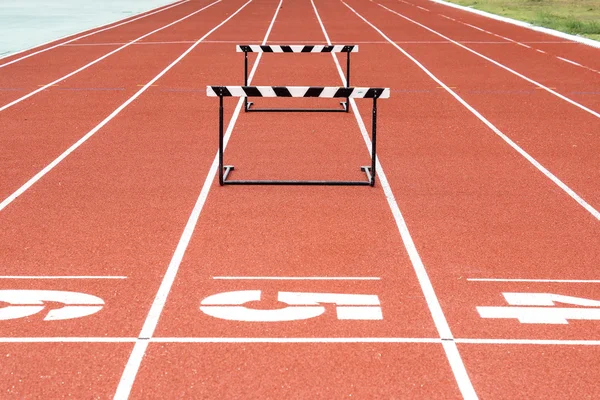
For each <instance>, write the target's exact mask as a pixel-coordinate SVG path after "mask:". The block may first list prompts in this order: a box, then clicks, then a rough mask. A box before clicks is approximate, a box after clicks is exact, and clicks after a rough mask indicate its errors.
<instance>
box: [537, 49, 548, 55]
mask: <svg viewBox="0 0 600 400" xmlns="http://www.w3.org/2000/svg"><path fill="white" fill-rule="evenodd" d="M535 51H537V52H540V53H543V54H548V53H546V52H545V51H544V50H540V49H535Z"/></svg>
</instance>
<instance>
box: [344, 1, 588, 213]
mask: <svg viewBox="0 0 600 400" xmlns="http://www.w3.org/2000/svg"><path fill="white" fill-rule="evenodd" d="M342 3H343V4H344V5H345V6H346V7H348V8H349V9H350V10H352V11H353V12H354V13H355V14H356V15H357V16H359V17H360V18H361V19H362V20H363V21H365V22H366V23H367V24H368V25H369V26H371V27H372V28H373V29H374V30H375V31H377V32H378V33H379V34H380V35H381V36H382V37H383V38H385V39H386V40H387V41H388V42H390V43H391V44H392V45H393V46H394V47H396V49H398V50H399V51H400V52H401V53H402V54H404V55H405V56H406V57H408V58H409V59H410V60H411V61H412V62H413V63H415V65H417V66H418V67H419V68H420V69H421V70H422V71H423V72H425V73H426V74H427V75H428V76H429V77H430V78H431V79H432V80H434V81H435V82H436V83H438V84H439V85H440V86H443V87H444V88H445V89H446V91H447V92H448V93H449V94H450V95H451V96H452V97H454V98H455V99H456V100H457V101H458V102H459V103H460V104H462V105H463V106H464V107H465V108H466V109H467V110H469V111H470V112H471V113H472V114H473V115H475V116H476V117H477V118H478V119H479V120H480V121H481V122H483V123H484V124H485V125H486V126H487V127H488V128H490V129H491V130H492V132H494V133H495V134H496V135H498V136H499V137H500V138H502V140H504V141H505V142H506V143H507V144H508V145H509V146H510V147H512V148H513V149H514V150H515V151H517V152H518V153H519V154H521V156H523V157H524V158H525V159H526V160H527V161H529V162H530V163H531V164H532V165H533V166H534V167H535V168H537V169H538V170H539V171H540V172H541V173H543V174H544V175H545V176H546V177H547V178H548V179H550V180H551V181H552V182H554V184H556V185H557V186H558V187H560V188H561V189H562V190H563V191H564V192H565V193H566V194H568V195H569V196H570V197H571V198H572V199H573V200H575V201H576V202H577V203H578V204H579V205H580V206H582V207H583V208H584V209H585V210H586V211H587V212H589V213H590V214H592V216H593V217H594V218H596V219H597V220H599V221H600V211H598V210H596V209H595V208H594V207H592V206H591V205H590V204H588V203H587V202H586V201H585V200H584V199H583V198H582V197H581V196H579V195H578V194H577V193H575V192H574V191H573V190H572V189H571V188H570V187H568V186H567V185H566V184H564V183H563V182H562V181H561V180H560V179H558V177H556V176H555V175H554V174H553V173H551V172H550V171H549V170H548V169H547V168H546V167H544V166H543V165H542V164H540V163H539V162H538V161H537V160H536V159H534V158H533V157H532V156H530V155H529V153H527V152H526V151H525V150H523V149H522V148H521V147H519V145H517V144H516V143H515V142H513V141H512V139H510V138H509V137H508V136H506V135H505V134H504V133H502V131H500V129H498V128H497V127H496V126H495V125H494V124H492V123H491V122H490V121H488V120H487V119H486V118H485V117H484V116H483V115H481V114H480V113H479V111H477V110H476V109H475V108H473V107H472V106H471V105H470V104H469V103H467V102H466V101H465V100H464V99H463V98H462V97H460V96H459V95H458V94H456V92H454V91H453V90H452V89H450V88H449V87H448V86H447V85H446V84H445V83H444V82H442V81H441V80H440V79H439V78H438V77H437V76H435V75H434V74H433V73H431V71H429V70H428V69H427V68H425V66H424V65H423V64H421V63H420V62H419V61H418V60H417V59H416V58H414V57H413V56H412V55H410V54H409V53H408V52H407V51H406V50H404V49H403V48H402V47H400V46H398V45H397V44H396V43H394V42H393V41H392V40H391V39H390V38H389V37H387V36H386V35H385V34H384V33H383V32H382V31H381V30H380V29H379V28H377V27H376V26H375V25H373V24H371V23H370V22H369V21H367V20H366V19H365V18H364V17H363V16H362V15H360V14H358V13H357V12H356V11H355V10H354V9H353V8H352V7H350V6H349V5H348V4H346V3H344V2H343V0H342ZM540 86H541V85H540Z"/></svg>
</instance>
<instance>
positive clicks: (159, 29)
mask: <svg viewBox="0 0 600 400" xmlns="http://www.w3.org/2000/svg"><path fill="white" fill-rule="evenodd" d="M221 1H222V0H216V1H214V2H212V3H210V4H209V5H207V6H204V7H202V8H201V9H199V10H196V11H194V12H193V13H191V14H188V15H186V16H185V17H183V18H180V19H178V20H177V21H173V22H171V23H169V24H168V25H165V26H163V27H160V28H158V29H155V30H153V31H152V32H149V33H146V34H145V35H142V36H140V37H138V38H137V39H134V40H132V41H131V42H128V43H126V44H124V45H123V46H121V47H119V48H117V49H115V50H113V51H111V52H109V53H106V54H105V55H103V56H102V57H100V58H97V59H95V60H94V61H92V62H90V63H88V64H86V65H84V66H83V67H81V68H79V69H76V70H75V71H73V72H70V73H68V74H67V75H65V76H63V77H61V78H58V79H56V80H54V81H52V82H50V83H48V84H46V85H44V86H42V87H40V88H38V89H36V90H34V91H33V92H30V93H28V94H26V95H25V96H23V97H20V98H18V99H16V100H13V101H12V102H10V103H8V104H6V105H4V106H2V107H0V111H4V110H6V109H7V108H9V107H12V106H14V105H15V104H18V103H20V102H22V101H23V100H26V99H28V98H30V97H31V96H33V95H35V94H37V93H39V92H41V91H43V90H46V89H47V88H49V87H50V86H52V85H56V84H57V83H59V82H61V81H64V80H65V79H68V78H70V77H72V76H73V75H75V74H77V73H79V72H81V71H83V70H85V69H87V68H89V67H91V66H92V65H94V64H96V63H99V62H100V61H102V60H104V59H105V58H107V57H110V56H111V55H113V54H115V53H117V52H119V51H121V50H123V49H124V48H126V47H129V46H131V45H132V44H134V43H135V42H137V41H139V40H142V39H143V38H145V37H148V36H150V35H152V34H155V33H156V32H159V31H162V30H163V29H166V28H169V27H171V26H173V25H175V24H177V23H179V22H181V21H183V20H186V19H188V18H190V17H192V16H194V15H196V14H198V13H200V12H202V11H204V10H206V9H207V8H209V7H212V6H213V5H215V4H217V3H220V2H221Z"/></svg>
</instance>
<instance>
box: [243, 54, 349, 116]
mask: <svg viewBox="0 0 600 400" xmlns="http://www.w3.org/2000/svg"><path fill="white" fill-rule="evenodd" d="M236 52H238V53H241V52H243V53H244V86H248V53H346V87H347V88H348V87H350V53H356V52H358V46H357V45H302V44H300V45H259V44H247V45H237V46H236ZM348 100H349V99H346V101H345V102H343V101H342V102H340V104H341V105H342V107H343V108H342V109H337V108H335V109H331V108H317V109H314V108H255V107H254V108H252V109H251V108H250V107H251V106H252V104H254V103H252V102H249V101H248V98H247V97H246V98H245V99H244V111H245V112H280V111H285V112H349V111H350V103H349V102H348Z"/></svg>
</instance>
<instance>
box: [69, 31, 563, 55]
mask: <svg viewBox="0 0 600 400" xmlns="http://www.w3.org/2000/svg"><path fill="white" fill-rule="evenodd" d="M492 35H493V34H492ZM243 42H244V40H205V41H204V42H203V43H205V44H207V43H209V44H210V43H233V44H238V43H243ZM288 42H289V41H283V40H271V41H270V43H282V44H286V43H288ZM297 42H301V41H297ZM459 42H460V43H469V44H511V42H510V41H506V40H497V41H480V40H461V41H459ZM188 43H194V41H193V40H175V41H167V42H149V41H146V42H137V43H135V45H136V46H137V45H167V44H188ZM396 43H403V44H452V43H450V42H448V41H447V40H429V41H423V40H406V41H397V42H396ZM523 43H529V44H539V43H546V44H549V43H550V44H552V43H553V44H558V43H567V42H558V41H555V42H523ZM123 44H125V43H124V42H114V43H71V44H65V46H67V47H86V46H121V45H123ZM334 44H344V43H334ZM352 44H389V42H387V41H385V40H381V41H356V40H353V41H352ZM536 50H537V49H536ZM540 51H541V50H540Z"/></svg>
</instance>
